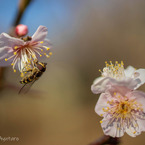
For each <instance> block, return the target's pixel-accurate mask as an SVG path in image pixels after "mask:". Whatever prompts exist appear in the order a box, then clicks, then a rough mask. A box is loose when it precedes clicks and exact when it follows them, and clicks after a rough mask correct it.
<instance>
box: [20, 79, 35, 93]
mask: <svg viewBox="0 0 145 145" xmlns="http://www.w3.org/2000/svg"><path fill="white" fill-rule="evenodd" d="M35 81H36V80H33V81H32V82H30V83H28V84H24V85H23V86H22V88H21V89H20V90H19V92H18V94H26V93H28V91H29V90H30V88H31V87H32V85H33V84H34V83H35Z"/></svg>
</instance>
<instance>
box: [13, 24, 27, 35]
mask: <svg viewBox="0 0 145 145" xmlns="http://www.w3.org/2000/svg"><path fill="white" fill-rule="evenodd" d="M15 33H16V35H17V36H19V37H22V36H24V35H26V34H27V33H28V27H27V26H26V25H23V24H19V25H17V26H16V28H15Z"/></svg>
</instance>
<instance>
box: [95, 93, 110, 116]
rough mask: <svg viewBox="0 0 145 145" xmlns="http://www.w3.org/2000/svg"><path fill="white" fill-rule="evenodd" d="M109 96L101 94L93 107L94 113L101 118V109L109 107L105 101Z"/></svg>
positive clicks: (102, 112)
mask: <svg viewBox="0 0 145 145" xmlns="http://www.w3.org/2000/svg"><path fill="white" fill-rule="evenodd" d="M109 96H110V94H108V93H102V94H101V95H100V97H99V99H98V102H97V104H96V106H95V112H96V113H97V114H98V115H100V116H102V115H101V114H104V111H103V108H106V107H109V104H107V100H108V97H109Z"/></svg>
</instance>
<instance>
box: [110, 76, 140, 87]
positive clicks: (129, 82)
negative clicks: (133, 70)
mask: <svg viewBox="0 0 145 145" xmlns="http://www.w3.org/2000/svg"><path fill="white" fill-rule="evenodd" d="M110 82H111V83H112V84H113V85H116V86H124V87H127V88H129V89H132V90H133V89H134V88H135V87H136V86H137V85H138V84H139V83H140V82H141V81H140V79H135V80H134V79H132V78H124V79H123V80H116V79H114V78H110Z"/></svg>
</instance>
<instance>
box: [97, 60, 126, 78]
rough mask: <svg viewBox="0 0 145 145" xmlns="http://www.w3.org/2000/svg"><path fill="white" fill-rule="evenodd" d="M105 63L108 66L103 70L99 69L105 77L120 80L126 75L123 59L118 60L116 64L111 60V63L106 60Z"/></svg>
mask: <svg viewBox="0 0 145 145" xmlns="http://www.w3.org/2000/svg"><path fill="white" fill-rule="evenodd" d="M105 64H106V67H104V68H103V72H102V71H101V70H99V71H100V72H101V73H102V76H103V77H111V78H115V79H118V80H120V79H123V78H124V77H125V73H124V64H123V61H121V63H118V61H116V62H115V64H112V61H110V64H109V63H108V62H105Z"/></svg>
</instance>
